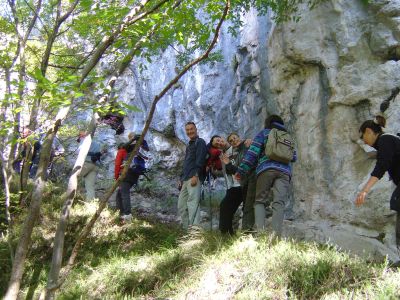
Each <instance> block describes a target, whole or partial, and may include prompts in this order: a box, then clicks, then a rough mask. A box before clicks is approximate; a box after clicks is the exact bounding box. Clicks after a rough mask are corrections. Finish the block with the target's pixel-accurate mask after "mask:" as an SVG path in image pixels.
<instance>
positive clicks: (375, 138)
mask: <svg viewBox="0 0 400 300" xmlns="http://www.w3.org/2000/svg"><path fill="white" fill-rule="evenodd" d="M385 126H386V120H385V118H384V117H383V116H376V117H375V119H374V120H368V121H365V122H364V123H363V124H362V125H361V127H360V130H359V132H360V138H361V139H362V140H363V141H364V143H365V144H367V145H368V146H371V147H373V148H375V149H376V150H377V154H376V164H375V168H374V170H373V171H372V173H371V176H370V178H369V180H368V182H367V183H366V184H365V185H364V187H363V188H362V190H361V192H359V193H358V195H357V198H356V200H355V204H356V206H357V207H359V206H361V205H363V204H364V203H365V199H366V197H367V195H368V193H369V192H370V190H371V188H372V187H373V186H374V185H375V184H376V183H377V182H378V181H379V180H380V179H381V178H382V177H383V175H384V174H385V173H386V172H388V173H389V176H390V178H391V179H392V180H393V183H394V184H395V185H396V189H395V190H394V192H393V194H392V197H391V199H390V209H392V210H394V211H396V212H397V221H396V243H397V247H398V248H400V137H399V136H396V135H392V134H388V133H384V132H383V128H384V127H385Z"/></svg>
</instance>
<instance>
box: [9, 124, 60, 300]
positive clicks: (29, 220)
mask: <svg viewBox="0 0 400 300" xmlns="http://www.w3.org/2000/svg"><path fill="white" fill-rule="evenodd" d="M59 125H60V122H58V123H56V125H55V126H54V129H51V130H50V131H49V132H48V134H47V137H48V139H46V141H45V142H44V144H43V148H42V150H43V152H41V153H40V162H39V167H38V172H37V175H36V178H35V181H34V186H35V188H34V190H33V193H32V200H31V203H30V206H29V211H28V215H27V217H26V219H25V222H24V224H23V227H22V231H21V236H20V239H19V241H18V246H17V249H16V252H15V257H14V263H13V267H12V270H11V278H10V281H9V285H8V289H7V293H6V295H5V297H4V299H6V300H11V299H17V297H18V293H19V289H20V284H21V279H22V275H23V273H24V266H25V259H26V255H27V252H28V249H29V246H30V244H31V237H32V231H33V228H34V226H35V223H36V222H37V220H38V217H39V213H40V205H41V202H42V198H43V189H44V186H45V180H46V171H47V166H48V165H49V162H50V155H48V154H49V153H50V150H51V146H52V143H53V139H54V136H55V135H56V133H57V130H58V128H59Z"/></svg>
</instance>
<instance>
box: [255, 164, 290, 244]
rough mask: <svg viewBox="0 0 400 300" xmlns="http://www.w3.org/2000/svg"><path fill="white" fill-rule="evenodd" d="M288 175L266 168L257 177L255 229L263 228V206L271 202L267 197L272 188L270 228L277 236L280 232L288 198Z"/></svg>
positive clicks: (261, 229) (260, 229)
mask: <svg viewBox="0 0 400 300" xmlns="http://www.w3.org/2000/svg"><path fill="white" fill-rule="evenodd" d="M289 184H290V178H289V175H287V174H285V173H283V172H280V171H278V170H267V171H264V172H262V173H261V174H259V175H258V177H257V185H256V199H255V202H254V216H255V225H256V229H257V231H264V230H265V208H266V207H268V206H269V205H270V204H271V203H270V202H271V198H270V197H268V194H269V192H270V190H271V189H272V192H273V197H272V230H273V231H274V233H275V234H276V235H277V236H280V235H281V234H282V224H283V216H284V210H285V205H286V202H287V200H288V192H289Z"/></svg>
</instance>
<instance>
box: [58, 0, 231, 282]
mask: <svg viewBox="0 0 400 300" xmlns="http://www.w3.org/2000/svg"><path fill="white" fill-rule="evenodd" d="M229 7H230V0H227V1H226V6H225V9H224V11H223V14H222V17H221V19H220V21H219V23H218V25H217V27H216V28H215V34H214V38H213V39H212V41H211V43H210V45H209V46H208V48H207V50H206V51H205V52H204V53H203V54H202V55H201V56H199V57H198V58H196V59H194V60H193V61H192V62H190V63H189V64H187V65H186V66H185V67H184V68H183V69H182V70H181V71H180V72H179V74H178V75H176V77H175V78H174V79H172V80H171V81H170V82H169V83H168V84H167V85H166V86H165V88H164V89H163V90H162V91H161V92H160V93H159V94H158V95H156V96H155V97H154V99H153V102H152V105H151V108H150V111H149V113H148V115H147V119H146V122H145V126H144V128H143V131H142V134H141V136H140V139H139V140H138V142H137V143H136V146H135V148H134V150H133V151H132V153H131V154H130V155H129V158H128V160H127V162H126V164H125V167H124V169H123V172H122V174H121V176H120V177H119V178H118V179H117V180H116V181H115V183H114V184H113V186H112V187H111V188H110V189H109V190H108V191H107V192H106V194H105V195H104V196H103V197H102V199H101V200H100V203H99V207H98V209H97V210H96V212H95V214H94V215H93V217H92V218H91V219H90V221H89V223H88V224H86V226H85V227H84V228H83V229H82V231H81V233H80V235H79V237H78V239H77V241H76V242H75V245H74V248H73V249H72V252H71V255H70V257H69V260H68V263H67V265H66V266H65V267H64V268H63V269H62V271H61V276H60V279H59V282H58V286H57V287H56V288H60V287H61V285H62V284H63V283H64V282H65V280H66V278H67V276H68V275H69V273H70V272H71V270H72V268H73V266H74V264H75V259H76V257H77V255H78V253H79V250H80V247H81V246H82V244H83V242H84V241H85V239H86V238H87V236H88V235H89V233H90V232H91V230H92V228H93V226H94V224H95V223H96V221H97V219H98V218H99V216H100V214H101V212H102V211H103V209H104V208H105V207H106V205H107V203H108V199H109V198H110V197H111V195H112V194H113V193H114V191H115V190H116V188H117V187H118V185H119V183H120V181H122V180H123V179H124V177H125V176H126V174H127V171H128V168H129V165H130V163H131V161H132V160H133V158H134V157H135V155H136V154H137V153H138V151H139V148H140V145H141V144H142V142H143V140H144V137H145V135H146V133H147V131H148V129H149V127H150V124H151V122H152V119H153V115H154V112H155V109H156V106H157V103H158V102H159V101H160V99H161V98H162V97H163V96H164V95H165V94H166V93H167V92H168V91H169V90H170V89H171V87H173V85H174V84H175V83H177V82H178V80H179V79H180V78H181V77H182V76H183V75H184V74H186V73H187V72H188V71H189V70H190V69H191V68H192V67H193V66H195V65H196V64H198V63H199V62H201V61H203V60H204V59H206V58H208V55H209V54H210V52H211V50H212V49H213V48H214V46H215V45H216V43H217V40H218V36H219V32H220V29H221V26H222V23H223V22H224V20H225V18H226V16H227V14H228V11H229Z"/></svg>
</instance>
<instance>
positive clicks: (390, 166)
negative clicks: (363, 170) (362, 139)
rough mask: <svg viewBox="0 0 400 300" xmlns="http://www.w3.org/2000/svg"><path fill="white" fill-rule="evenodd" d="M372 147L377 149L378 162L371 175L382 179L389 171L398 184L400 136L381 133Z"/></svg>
mask: <svg viewBox="0 0 400 300" xmlns="http://www.w3.org/2000/svg"><path fill="white" fill-rule="evenodd" d="M372 147H374V148H375V149H376V150H377V155H376V159H377V162H376V165H375V168H374V170H373V171H372V173H371V176H375V177H378V178H379V179H381V178H382V177H383V175H384V174H385V172H386V171H387V172H388V173H389V176H390V178H391V179H392V180H393V182H394V183H395V184H396V185H398V184H399V183H400V137H398V136H395V135H392V134H381V135H379V136H378V138H377V140H376V142H375V144H374V145H373V146H372Z"/></svg>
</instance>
